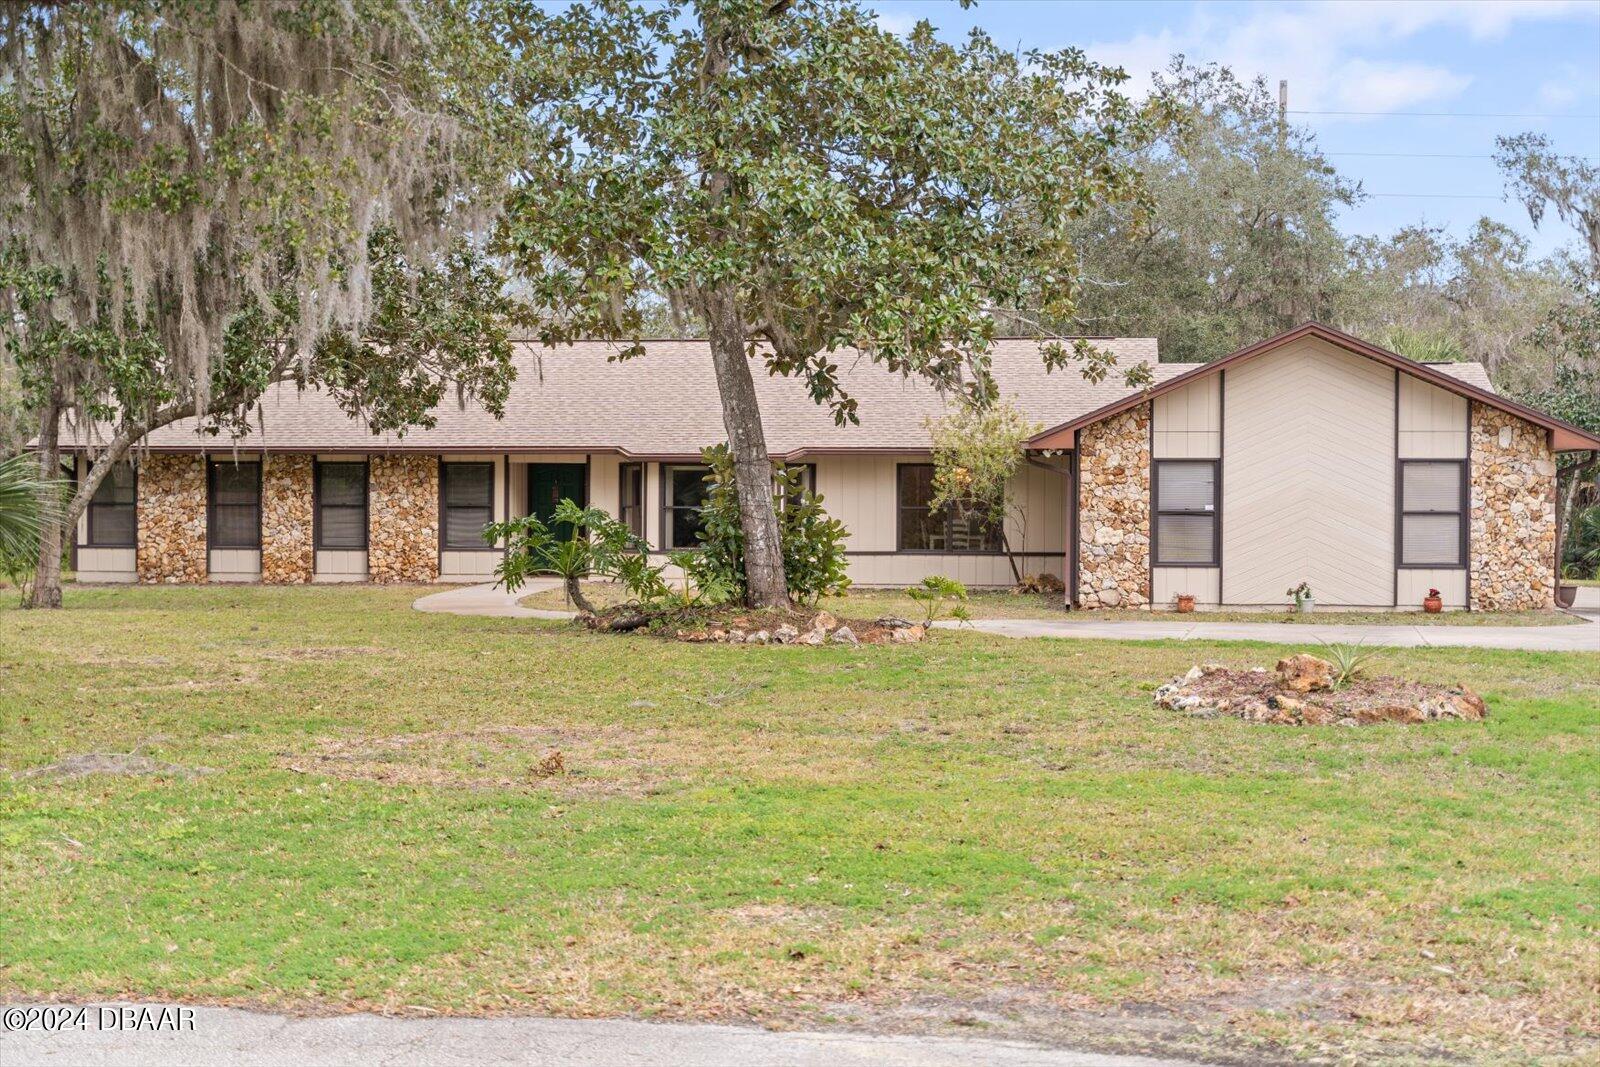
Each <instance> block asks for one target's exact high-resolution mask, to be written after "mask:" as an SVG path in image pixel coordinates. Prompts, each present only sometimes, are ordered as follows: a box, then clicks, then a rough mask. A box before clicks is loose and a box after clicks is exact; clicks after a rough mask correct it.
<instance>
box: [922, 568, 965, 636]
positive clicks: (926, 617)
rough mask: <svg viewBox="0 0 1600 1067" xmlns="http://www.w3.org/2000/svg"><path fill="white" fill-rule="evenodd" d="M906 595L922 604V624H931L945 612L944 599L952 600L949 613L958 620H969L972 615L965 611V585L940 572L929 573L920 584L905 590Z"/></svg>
mask: <svg viewBox="0 0 1600 1067" xmlns="http://www.w3.org/2000/svg"><path fill="white" fill-rule="evenodd" d="M906 596H908V597H910V598H911V599H912V600H915V601H916V602H917V603H918V604H921V605H922V610H923V619H922V624H923V625H924V626H932V625H933V624H934V623H935V622H936V621H937V620H938V619H939V617H940V616H941V615H943V614H945V610H944V605H945V601H947V600H949V601H954V603H952V604H951V606H950V611H949V615H950V617H951V618H952V619H955V620H957V621H959V622H970V621H972V616H971V615H969V614H968V613H967V604H966V600H967V587H966V586H964V585H962V584H961V583H960V582H958V581H956V580H955V579H954V578H946V577H945V576H944V575H942V574H930V575H928V576H927V577H926V578H924V579H922V584H921V585H914V586H912V587H911V588H910V589H907V590H906Z"/></svg>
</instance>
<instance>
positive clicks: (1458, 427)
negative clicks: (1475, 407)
mask: <svg viewBox="0 0 1600 1067" xmlns="http://www.w3.org/2000/svg"><path fill="white" fill-rule="evenodd" d="M1399 445H1400V458H1401V459H1466V458H1467V398H1466V397H1463V396H1456V395H1455V394H1454V393H1447V392H1445V391H1444V390H1443V389H1440V388H1439V387H1438V386H1437V385H1431V384H1429V383H1428V382H1425V381H1423V380H1422V379H1420V378H1413V377H1411V375H1409V374H1402V375H1400V433H1399Z"/></svg>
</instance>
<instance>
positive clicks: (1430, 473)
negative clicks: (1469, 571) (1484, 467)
mask: <svg viewBox="0 0 1600 1067" xmlns="http://www.w3.org/2000/svg"><path fill="white" fill-rule="evenodd" d="M1466 504H1467V465H1466V463H1465V462H1463V461H1461V460H1436V459H1429V460H1401V461H1400V566H1402V567H1462V566H1465V565H1466V554H1467V516H1466Z"/></svg>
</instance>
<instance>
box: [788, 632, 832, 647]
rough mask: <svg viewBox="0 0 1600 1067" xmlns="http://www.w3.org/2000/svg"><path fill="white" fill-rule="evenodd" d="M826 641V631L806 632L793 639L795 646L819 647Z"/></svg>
mask: <svg viewBox="0 0 1600 1067" xmlns="http://www.w3.org/2000/svg"><path fill="white" fill-rule="evenodd" d="M827 639H828V631H826V630H807V631H806V632H805V633H803V634H801V635H800V636H799V637H797V638H795V639H794V643H795V644H797V645H820V644H822V642H824V641H826V640H827Z"/></svg>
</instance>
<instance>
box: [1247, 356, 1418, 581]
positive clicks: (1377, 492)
mask: <svg viewBox="0 0 1600 1067" xmlns="http://www.w3.org/2000/svg"><path fill="white" fill-rule="evenodd" d="M1395 377H1396V374H1395V371H1394V370H1392V369H1390V368H1388V367H1385V366H1382V365H1380V364H1379V363H1377V362H1375V361H1373V360H1370V359H1366V358H1364V357H1362V356H1357V355H1354V354H1352V353H1350V352H1347V351H1345V350H1344V349H1342V348H1338V347H1336V346H1334V345H1330V344H1328V343H1326V342H1323V341H1321V340H1317V339H1314V338H1307V339H1304V340H1301V341H1298V342H1295V343H1292V344H1289V345H1285V346H1284V347H1283V348H1281V349H1278V350H1276V351H1273V352H1270V353H1268V354H1266V355H1263V356H1260V357H1259V358H1256V359H1253V360H1250V361H1248V362H1245V363H1240V364H1238V365H1237V366H1235V367H1230V368H1229V369H1228V371H1227V384H1226V387H1225V388H1224V390H1223V419H1222V422H1223V464H1224V468H1225V469H1224V472H1223V479H1222V482H1223V489H1222V568H1223V570H1222V574H1223V576H1222V599H1223V602H1224V603H1227V604H1239V605H1255V604H1261V605H1277V604H1283V603H1286V602H1287V598H1286V596H1285V594H1284V590H1286V589H1287V588H1289V587H1290V586H1293V585H1296V584H1298V583H1299V582H1301V581H1308V582H1310V583H1311V588H1312V592H1313V593H1314V594H1315V596H1316V599H1317V602H1318V603H1319V604H1326V605H1329V606H1340V605H1347V606H1373V607H1387V606H1390V605H1392V604H1393V602H1394V581H1395V559H1394V482H1395V477H1394V464H1395V444H1394V435H1395Z"/></svg>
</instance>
